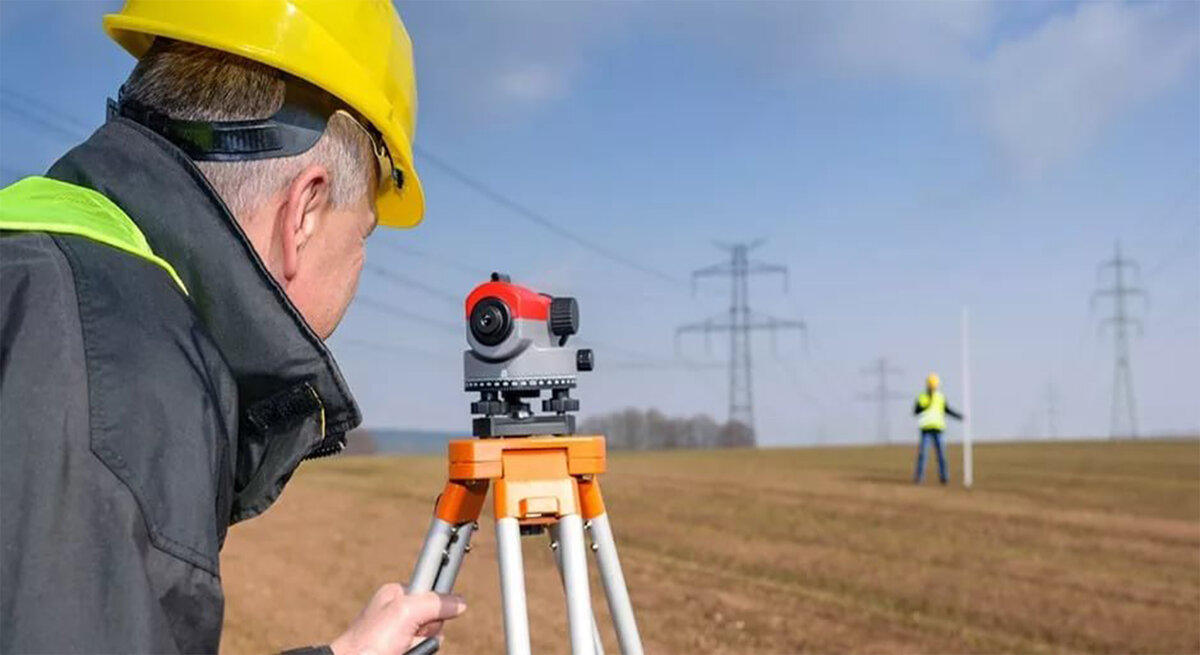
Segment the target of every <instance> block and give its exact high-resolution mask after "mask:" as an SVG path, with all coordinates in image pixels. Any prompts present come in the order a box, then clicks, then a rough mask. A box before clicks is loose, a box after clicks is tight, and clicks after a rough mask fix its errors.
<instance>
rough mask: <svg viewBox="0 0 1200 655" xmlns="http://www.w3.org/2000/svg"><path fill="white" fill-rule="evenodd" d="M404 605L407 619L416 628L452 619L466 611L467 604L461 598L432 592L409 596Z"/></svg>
mask: <svg viewBox="0 0 1200 655" xmlns="http://www.w3.org/2000/svg"><path fill="white" fill-rule="evenodd" d="M404 604H405V610H406V614H407V616H408V619H409V620H410V621H412V622H413V624H415V625H417V626H423V625H425V624H426V623H430V622H432V621H445V620H446V619H452V618H454V617H456V616H458V615H459V614H462V613H463V612H465V611H466V610H467V603H466V601H464V600H463V599H462V596H456V595H453V594H437V593H434V592H432V591H427V592H425V593H423V594H416V595H414V596H409V597H408V598H406V599H405V603H404Z"/></svg>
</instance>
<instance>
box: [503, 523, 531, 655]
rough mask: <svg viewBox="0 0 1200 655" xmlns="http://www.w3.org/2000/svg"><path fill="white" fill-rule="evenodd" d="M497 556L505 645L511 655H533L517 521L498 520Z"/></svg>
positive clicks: (519, 530) (519, 528) (519, 532)
mask: <svg viewBox="0 0 1200 655" xmlns="http://www.w3.org/2000/svg"><path fill="white" fill-rule="evenodd" d="M496 556H497V559H498V560H499V564H500V596H501V600H502V602H503V605H504V645H505V649H506V651H507V653H508V655H529V652H530V647H529V612H528V610H526V608H525V567H524V562H523V560H522V557H521V526H520V525H519V524H518V523H517V519H515V518H511V517H503V518H499V519H496Z"/></svg>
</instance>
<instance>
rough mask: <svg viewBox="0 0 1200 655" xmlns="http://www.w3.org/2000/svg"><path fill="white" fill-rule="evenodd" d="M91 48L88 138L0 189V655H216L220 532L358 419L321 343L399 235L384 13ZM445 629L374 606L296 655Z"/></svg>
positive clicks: (209, 17)
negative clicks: (108, 91) (131, 62)
mask: <svg viewBox="0 0 1200 655" xmlns="http://www.w3.org/2000/svg"><path fill="white" fill-rule="evenodd" d="M74 10H75V8H74V7H72V8H71V9H70V10H69V11H74ZM104 26H105V29H106V30H107V31H108V34H109V36H111V37H112V38H113V39H115V40H116V41H117V43H119V44H120V45H121V46H122V47H124V48H125V49H126V50H128V51H129V52H130V53H132V54H133V55H134V56H135V57H136V58H137V60H138V61H137V64H136V66H134V68H133V72H132V73H131V74H130V76H129V78H128V79H127V80H126V82H125V84H124V85H123V86H122V87H121V91H120V93H119V94H118V95H117V98H116V100H114V101H111V102H110V103H109V110H108V120H107V122H105V124H104V125H102V126H101V127H100V128H99V129H97V130H96V132H95V133H94V134H92V136H91V137H90V138H88V139H87V140H86V141H84V142H83V143H81V144H79V145H78V146H76V147H75V148H73V149H71V151H70V152H68V153H67V154H66V155H64V156H63V157H62V158H61V159H59V160H58V162H57V163H55V164H54V165H53V166H52V167H51V168H50V170H49V171H48V172H47V173H46V174H45V175H44V176H37V177H27V178H25V179H23V180H21V181H19V182H17V183H15V184H13V185H11V186H9V187H8V188H5V189H2V190H0V450H3V453H4V456H3V457H2V458H0V546H2V547H0V580H3V584H0V653H9V652H15V653H159V654H166V653H214V652H216V651H217V648H218V646H219V645H220V641H221V624H222V618H223V616H224V610H225V597H224V594H223V592H222V588H221V568H220V561H221V560H220V550H221V545H222V544H223V543H224V542H225V536H226V533H227V530H228V529H229V526H230V525H232V524H234V523H237V522H239V521H245V520H247V519H250V518H253V517H255V516H258V515H259V514H262V513H263V512H264V511H266V510H267V508H268V507H270V506H271V505H272V504H273V503H274V502H275V500H276V499H277V498H278V497H279V494H280V493H281V492H282V491H283V488H284V485H286V484H287V482H288V480H290V479H291V478H292V474H293V473H295V471H296V468H297V467H299V466H300V464H301V462H303V461H305V460H310V459H313V458H317V457H324V456H326V455H331V454H334V453H336V452H338V451H340V450H341V449H342V448H343V447H344V446H345V443H346V439H345V435H346V432H347V431H349V430H350V429H352V428H354V427H355V426H357V425H358V424H359V423H360V422H361V420H362V416H361V413H360V411H359V408H358V404H357V403H356V402H355V401H354V398H353V397H352V396H351V394H350V391H349V389H348V386H347V384H346V380H345V379H344V378H343V377H342V374H341V372H340V371H339V369H338V366H337V364H336V363H335V362H334V360H333V355H332V354H331V353H330V351H329V349H328V348H327V347H326V346H325V343H324V340H325V339H326V338H328V337H329V335H330V334H332V333H333V330H334V328H335V327H336V326H337V324H338V322H339V321H341V319H342V316H343V314H344V313H345V311H346V308H347V306H348V305H349V304H350V300H351V298H353V296H354V292H355V289H356V287H357V284H358V278H359V273H360V271H361V270H362V265H363V258H364V256H365V251H364V243H365V241H366V239H367V237H368V236H369V235H370V234H371V233H372V231H373V230H374V229H375V226H376V225H377V224H378V225H384V226H391V227H411V226H413V225H416V224H417V223H418V222H419V221H420V220H421V215H422V211H423V208H424V199H423V195H422V192H421V185H420V183H419V182H418V180H417V175H416V171H415V170H414V169H413V160H412V139H413V136H414V135H413V131H414V127H415V120H416V111H417V91H416V82H415V79H414V69H413V58H412V46H411V43H410V41H409V37H408V34H407V32H406V31H405V29H404V25H403V24H402V23H401V21H400V16H399V14H397V12H396V9H395V7H393V6H392V3H391V1H390V0H357V1H355V2H350V1H348V0H347V1H343V2H330V1H328V0H240V1H239V2H229V1H228V0H225V1H222V2H215V1H207V2H200V1H198V0H193V1H190V2H177V1H175V0H128V2H127V4H126V5H125V8H124V9H123V10H122V11H121V12H120V13H116V14H111V15H109V16H107V17H106V18H105V19H104ZM25 63H26V64H27V65H36V62H25ZM45 73H47V74H46V75H44V77H47V78H53V77H54V75H53V74H52V71H45ZM376 329H377V330H379V331H380V332H381V333H386V334H389V335H393V336H392V337H389V338H397V339H398V338H402V335H401V333H400V332H399V331H396V330H392V329H391V328H389V327H386V326H379V327H377V328H376ZM361 519H362V522H363V525H364V526H365V527H366V528H368V529H369V528H370V527H371V519H370V517H368V516H366V515H364V516H362V517H361ZM309 529H310V531H311V532H313V533H319V532H321V531H322V530H324V529H326V526H323V525H321V523H320V522H319V521H314V522H313V524H312V525H311V526H310V528H309ZM302 537H303V536H302V535H301V537H300V538H302ZM314 543H315V542H314ZM313 547H314V548H315V547H316V546H313ZM259 557H261V558H263V560H264V561H266V560H271V559H279V558H280V557H281V555H280V553H278V552H271V551H270V550H267V549H263V552H261V553H260V554H259ZM324 557H325V558H326V559H328V560H330V561H336V560H337V559H338V558H339V557H340V554H339V553H337V552H330V553H327V554H325V555H324ZM291 564H292V565H293V566H294V565H295V564H294V563H291ZM338 582H339V581H337V580H329V581H323V582H322V583H320V584H317V583H314V584H313V586H312V589H310V590H309V592H308V593H307V594H306V595H305V597H304V598H303V599H302V602H304V603H307V604H309V605H310V606H316V607H326V606H327V605H329V603H328V601H323V600H322V599H321V595H322V593H323V592H324V591H325V590H326V586H327V585H335V584H337V583H338ZM380 582H381V583H383V582H385V581H384V580H380ZM262 584H266V582H265V581H263V582H262ZM281 607H282V606H278V605H277V606H276V607H275V608H274V611H275V612H280V611H282V609H281ZM464 608H465V604H464V603H463V602H462V600H461V599H459V598H458V597H456V596H450V595H441V594H435V593H432V592H430V593H424V594H412V595H410V594H408V593H406V592H405V590H404V589H403V588H402V587H401V586H400V584H399V583H398V581H392V582H388V583H386V584H383V585H382V587H381V588H380V590H379V591H378V593H376V594H375V596H374V598H372V599H371V600H370V602H369V603H368V604H367V605H366V609H365V610H364V611H363V612H362V614H360V615H359V616H358V618H357V619H355V620H354V621H353V622H352V623H350V625H349V626H348V628H347V630H346V631H345V632H344V633H343V634H342V635H341V636H338V637H336V638H335V639H333V641H332V642H331V643H329V644H328V645H325V646H320V647H315V648H311V649H309V652H310V653H319V654H322V655H331V654H332V655H358V654H361V653H372V654H374V655H388V654H393V653H395V654H398V653H402V652H404V651H405V650H406V649H408V648H409V647H410V646H411V645H412V644H413V643H414V642H415V641H416V640H417V639H420V638H423V637H428V636H433V635H435V634H436V633H437V632H438V631H439V629H440V627H441V625H442V623H443V622H444V621H445V620H447V619H450V618H453V617H455V616H457V615H459V614H460V613H462V611H463V609H464ZM329 609H330V611H333V609H332V607H331V606H330V608H329ZM340 612H341V610H340V608H339V609H337V613H339V614H340ZM313 636H314V637H315V636H318V635H317V634H315V633H314V635H313ZM329 637H333V635H329Z"/></svg>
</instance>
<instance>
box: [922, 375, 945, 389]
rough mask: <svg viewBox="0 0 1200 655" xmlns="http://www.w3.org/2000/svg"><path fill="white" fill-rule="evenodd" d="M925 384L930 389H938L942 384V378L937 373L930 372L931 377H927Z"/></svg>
mask: <svg viewBox="0 0 1200 655" xmlns="http://www.w3.org/2000/svg"><path fill="white" fill-rule="evenodd" d="M925 385H926V386H928V387H929V388H930V389H937V388H938V387H940V386H942V378H940V377H938V374H937V373H930V374H929V377H927V378H925Z"/></svg>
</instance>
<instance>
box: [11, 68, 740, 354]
mask: <svg viewBox="0 0 1200 655" xmlns="http://www.w3.org/2000/svg"><path fill="white" fill-rule="evenodd" d="M0 101H2V104H3V106H4V108H6V109H7V110H9V111H11V112H13V113H14V114H16V115H18V116H19V117H21V118H23V119H25V120H27V121H28V122H30V123H32V124H34V125H36V126H38V127H41V128H42V129H44V130H48V131H50V132H53V133H54V134H55V135H57V136H59V137H63V138H66V139H70V140H79V139H84V138H86V137H87V133H88V132H89V131H90V130H91V129H92V127H93V126H88V125H85V124H84V123H83V122H82V121H80V120H79V119H76V118H74V117H72V116H69V115H67V114H65V113H64V112H62V111H61V110H59V109H57V108H54V107H52V106H50V105H48V104H47V103H44V102H42V101H40V100H38V99H36V98H33V97H31V96H28V95H26V94H23V93H20V92H16V91H12V90H9V89H5V91H4V93H3V94H2V95H0ZM31 108H32V109H31ZM417 152H418V154H419V155H420V156H421V157H422V158H423V159H424V160H425V161H427V162H429V163H430V164H432V165H433V166H434V167H435V168H437V169H439V170H441V171H442V172H444V173H446V174H447V175H449V176H451V177H453V178H454V179H455V180H457V181H458V182H460V183H461V184H463V185H465V186H467V187H468V188H470V189H472V190H473V191H475V192H477V193H479V194H480V195H482V196H483V197H485V198H487V199H489V200H491V201H493V202H495V203H497V204H498V205H500V206H501V207H504V208H505V209H508V210H509V211H511V212H513V213H515V214H516V215H518V216H520V217H522V218H524V219H526V220H528V221H530V222H532V223H534V224H536V225H538V226H540V227H543V228H545V229H547V230H548V231H550V232H552V233H554V234H556V235H557V236H559V237H561V238H563V239H566V240H569V241H571V242H573V243H576V244H577V245H579V246H581V247H583V248H585V249H587V250H589V251H591V252H594V253H596V254H597V255H600V256H602V257H604V258H606V259H608V260H610V261H613V262H616V263H619V264H621V265H623V266H626V267H628V268H630V269H633V270H636V271H638V272H640V273H643V274H645V275H648V276H650V277H653V278H655V279H658V280H660V281H663V282H667V283H671V284H676V285H681V286H682V285H683V282H682V281H681V280H679V279H677V278H674V277H672V276H670V275H667V274H665V273H663V272H661V271H658V270H656V269H654V268H652V267H649V266H646V265H644V264H641V263H640V262H637V261H635V260H633V259H632V258H629V257H627V256H625V255H622V254H621V253H618V252H616V251H613V250H611V249H609V248H607V247H605V246H603V245H600V244H598V243H595V242H593V241H592V240H590V239H588V238H586V237H584V236H582V235H579V234H577V233H575V232H573V231H571V230H568V229H566V228H563V227H561V226H560V225H558V224H557V223H556V222H555V221H553V220H552V219H550V218H549V217H547V216H546V215H544V214H542V213H540V212H537V211H536V210H533V209H531V208H530V207H528V206H525V205H524V204H522V203H520V202H517V201H516V200H514V199H512V198H510V197H508V196H506V195H505V194H503V193H501V192H499V191H497V190H495V189H493V188H491V187H490V186H488V185H487V184H484V183H483V182H481V181H479V180H477V179H475V178H474V177H472V176H471V175H469V174H467V173H465V172H463V171H462V170H460V169H458V168H457V167H455V166H453V165H451V164H450V163H448V162H447V161H446V160H444V159H442V158H441V157H439V156H437V155H435V154H433V153H431V152H429V151H428V150H425V149H422V148H418V149H417ZM3 170H4V171H5V172H7V173H10V174H12V175H13V176H14V177H21V176H23V175H24V173H22V172H20V171H17V170H15V169H12V168H10V167H7V166H4V167H3ZM379 243H381V244H382V245H383V246H384V247H385V248H388V249H390V250H393V251H397V252H403V253H405V254H408V255H412V256H415V257H419V258H423V259H426V260H429V261H431V262H434V263H436V264H438V265H440V266H443V267H445V268H448V269H452V270H455V271H457V272H460V273H463V274H464V275H469V276H472V277H481V276H482V277H486V276H487V275H488V274H489V273H488V272H487V271H484V270H483V269H482V268H475V267H472V266H468V265H464V264H462V263H461V262H459V261H458V260H456V259H454V258H449V257H445V256H442V255H439V254H437V253H433V252H430V251H427V250H424V249H421V248H417V247H415V246H410V245H405V244H397V243H393V242H390V241H379ZM363 269H364V271H365V272H367V273H369V274H371V275H375V276H377V277H380V278H383V279H387V280H390V281H392V282H395V283H398V284H402V285H404V286H407V287H410V288H413V289H415V290H417V291H419V292H421V293H422V294H423V295H425V296H427V297H430V298H434V299H436V300H438V301H440V302H443V303H446V304H450V305H454V306H457V305H459V304H460V303H461V302H462V301H461V298H460V296H459V294H454V293H450V292H448V291H446V290H444V289H441V288H438V287H437V286H435V285H431V284H428V283H425V282H422V281H420V280H417V279H415V278H412V277H410V276H408V275H405V274H403V273H400V272H398V271H396V270H393V268H392V267H389V266H387V265H384V264H379V263H374V262H368V263H366V264H364V266H363ZM354 302H355V304H357V305H361V306H363V307H366V308H368V309H371V310H373V311H377V312H381V313H386V314H389V315H391V316H395V317H397V318H401V319H404V320H407V321H410V322H416V323H421V324H423V325H426V326H428V327H432V328H436V329H439V330H447V331H458V330H461V329H462V326H461V325H460V324H455V323H452V322H450V321H445V320H441V319H437V318H433V317H430V316H427V315H423V314H420V313H418V312H415V311H412V310H409V309H406V308H403V307H399V306H397V305H395V304H392V303H388V302H385V301H381V300H378V299H375V298H372V297H370V296H367V295H364V294H361V293H360V294H358V295H357V296H356V297H355V301H354ZM343 341H348V340H343ZM358 342H359V345H360V346H362V345H364V344H365V343H366V342H365V341H363V340H358ZM592 343H596V345H597V346H598V347H599V348H601V349H602V350H607V351H611V352H614V353H618V354H623V355H624V356H626V357H629V358H631V359H632V360H634V361H631V362H623V363H620V364H617V366H615V367H614V368H617V369H619V370H670V369H683V370H703V369H708V368H714V367H719V366H720V365H712V364H710V363H698V362H692V361H689V360H683V359H662V358H658V357H654V356H651V355H648V354H646V353H641V352H636V351H633V350H629V349H623V348H620V347H617V346H613V345H611V344H604V345H601V344H599V343H598V342H595V341H592ZM376 345H382V344H376Z"/></svg>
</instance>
